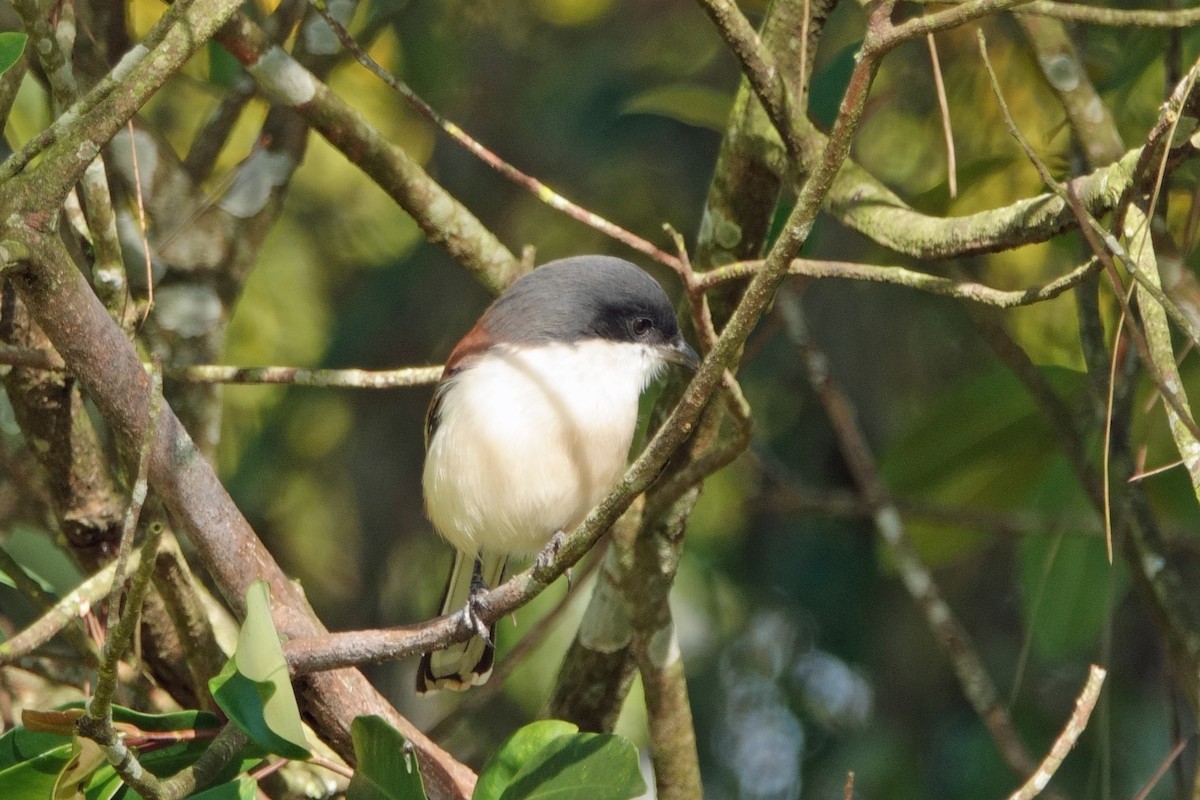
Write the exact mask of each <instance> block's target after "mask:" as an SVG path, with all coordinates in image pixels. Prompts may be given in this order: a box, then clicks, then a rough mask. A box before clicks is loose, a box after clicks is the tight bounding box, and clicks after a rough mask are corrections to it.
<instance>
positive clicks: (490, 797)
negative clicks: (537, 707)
mask: <svg viewBox="0 0 1200 800" xmlns="http://www.w3.org/2000/svg"><path fill="white" fill-rule="evenodd" d="M578 731H579V726H578V725H575V724H574V723H571V722H565V721H563V720H560V719H544V720H539V721H537V722H531V723H529V724H528V725H526V726H524V727H522V728H520V729H518V730H517V732H516V733H514V734H513V735H512V736H510V737H508V739H507V740H506V741H505V742H504V744H502V745H500V749H498V750H497V751H496V752H495V753H493V754H492V757H491V758H489V759H488V761H487V763H486V764H484V765H483V769H481V770H480V771H479V780H478V782H477V783H476V784H475V792H474V794H472V795H471V798H472V800H498V798H499V797H500V796H501V795H502V794H503V793H504V789H505V788H506V787H507V786H508V785H509V784H510V783H512V780H513V777H514V776H516V774H517V773H518V772H520V771H521V768H522V766H524V765H525V764H528V763H530V762H531V761H532V760H533V758H534V756H536V755H537V754H538V752H539V751H540V750H541V749H542V748H543V747H545V746H546V745H548V744H550V742H552V741H554V740H555V739H557V738H558V737H560V736H569V735H570V734H573V733H576V732H578Z"/></svg>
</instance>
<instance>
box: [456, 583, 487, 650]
mask: <svg viewBox="0 0 1200 800" xmlns="http://www.w3.org/2000/svg"><path fill="white" fill-rule="evenodd" d="M487 591H488V586H487V584H486V583H484V582H483V579H482V578H480V577H479V575H478V573H476V574H475V575H472V576H471V593H470V594H468V595H467V604H466V605H465V606H463V609H462V610H461V611H459V612H458V613H459V614H460V615H461V616H462V619H463V622H464V623H466V626H467V627H468V628H470V629H471V632H472V633H474V634H475V635H476V636H478V637H479V638H480V639H483V640H484V641H485V642H487V643H488V644H489V645H490V644H492V634H491V630H490V629H489V628H488V624H487V623H486V622H484V621H483V616H482V614H483V613H484V612H485V611H487V602H486V601H485V600H484V595H485V594H487Z"/></svg>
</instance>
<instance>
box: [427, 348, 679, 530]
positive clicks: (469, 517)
mask: <svg viewBox="0 0 1200 800" xmlns="http://www.w3.org/2000/svg"><path fill="white" fill-rule="evenodd" d="M629 348H636V346H635V345H614V344H613V343H602V342H582V343H577V344H571V345H565V344H563V345H543V346H539V347H537V348H533V349H529V350H518V349H508V350H503V351H500V352H497V351H491V352H489V353H488V354H487V355H486V356H484V357H483V358H482V359H481V360H480V361H479V362H478V363H477V364H475V365H473V366H470V367H468V368H467V369H465V370H463V371H462V372H461V373H460V374H459V375H457V376H455V377H454V378H453V379H452V380H453V381H454V384H453V385H451V386H450V387H448V389H447V390H446V393H445V395H444V396H443V398H442V401H441V408H440V412H439V422H438V424H437V427H436V428H435V430H434V433H433V436H432V438H431V440H430V442H429V450H428V452H427V454H426V459H425V473H424V480H423V483H424V490H425V505H426V510H427V512H428V514H429V517H430V520H431V521H432V522H433V525H434V527H435V528H436V529H437V530H438V532H439V533H440V534H441V535H442V536H443V537H444V538H445V539H446V540H447V541H449V542H450V543H451V544H452V545H454V546H455V547H456V548H458V549H459V550H462V551H464V552H466V553H476V552H478V551H479V550H480V549H483V550H486V551H488V552H491V553H498V554H499V553H503V554H531V553H536V552H537V551H538V550H540V549H541V548H542V547H543V546H544V545H545V544H546V542H547V541H548V540H549V538H550V537H551V536H553V535H554V533H556V532H557V531H560V530H563V531H568V530H570V529H572V528H574V527H575V526H576V525H578V524H579V523H580V522H581V521H582V520H583V518H584V517H585V516H586V515H587V512H588V511H590V510H591V508H592V507H593V506H595V505H596V503H598V502H599V501H600V500H601V499H603V497H604V496H605V495H606V494H607V493H608V492H609V491H610V490H611V489H612V487H613V486H614V485H615V484H616V482H617V481H618V480H619V479H620V477H621V475H622V473H623V472H624V469H625V466H626V464H627V460H628V456H629V446H630V443H631V441H632V439H633V433H634V428H635V426H636V423H637V403H638V395H639V394H640V392H641V390H642V388H643V386H644V385H645V383H646V381H647V380H648V379H649V378H650V377H651V376H652V375H653V373H654V371H655V369H656V366H657V363H656V362H647V361H646V359H647V356H646V355H645V354H644V353H643V352H642V351H641V350H638V351H637V352H633V351H632V350H630V349H629Z"/></svg>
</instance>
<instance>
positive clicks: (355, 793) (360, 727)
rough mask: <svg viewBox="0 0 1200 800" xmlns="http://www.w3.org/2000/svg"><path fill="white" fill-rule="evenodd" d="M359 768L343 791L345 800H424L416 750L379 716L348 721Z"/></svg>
mask: <svg viewBox="0 0 1200 800" xmlns="http://www.w3.org/2000/svg"><path fill="white" fill-rule="evenodd" d="M350 736H351V737H352V739H353V741H354V756H355V759H356V760H357V762H358V767H357V768H356V769H355V771H354V778H353V779H352V780H351V781H350V787H349V788H348V789H347V790H346V797H347V798H348V800H424V798H425V787H424V786H423V785H422V783H421V773H420V771H419V770H418V768H417V756H416V753H415V752H410V751H409V750H408V749H407V746H408V743H407V742H406V741H405V739H404V737H403V736H402V735H401V734H400V732H399V731H397V730H396V729H395V728H393V727H392V726H391V725H389V724H388V723H387V721H386V720H385V719H383V718H382V717H376V716H364V717H357V718H355V720H354V721H353V722H352V723H350Z"/></svg>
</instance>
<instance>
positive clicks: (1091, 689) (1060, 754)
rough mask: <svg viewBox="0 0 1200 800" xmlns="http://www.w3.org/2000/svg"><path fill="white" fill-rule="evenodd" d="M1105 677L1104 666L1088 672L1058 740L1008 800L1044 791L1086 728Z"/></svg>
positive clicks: (1025, 799) (1021, 799) (1029, 798)
mask: <svg viewBox="0 0 1200 800" xmlns="http://www.w3.org/2000/svg"><path fill="white" fill-rule="evenodd" d="M1107 674H1108V673H1107V671H1106V670H1105V669H1104V668H1103V667H1098V666H1096V665H1095V664H1093V665H1092V668H1091V669H1090V670H1088V677H1087V682H1086V683H1084V685H1083V689H1082V690H1081V691H1080V692H1079V697H1077V698H1076V699H1075V710H1074V711H1073V712H1072V713H1071V717H1070V719H1068V720H1067V724H1066V725H1065V726H1064V727H1063V729H1062V732H1061V733H1059V735H1058V738H1057V739H1055V740H1054V744H1053V745H1052V746H1051V747H1050V752H1049V753H1047V754H1046V757H1045V758H1044V759H1042V763H1041V764H1039V765H1038V768H1037V771H1036V772H1034V773H1033V774H1032V775H1030V776H1029V780H1027V781H1025V783H1024V784H1023V785H1022V786H1021V788H1020V789H1018V790H1017V791H1015V792H1013V793H1012V794H1011V795H1009V799H1008V800H1032V798H1034V797H1037V796H1038V795H1039V794H1041V793H1042V790H1043V789H1045V788H1046V784H1048V783H1049V782H1050V779H1051V778H1053V777H1054V773H1055V772H1057V771H1058V768H1059V766H1060V765H1061V764H1062V762H1063V759H1065V758H1066V757H1067V753H1069V752H1071V748H1072V747H1074V746H1075V742H1076V741H1078V740H1079V736H1080V734H1082V733H1083V731H1084V729H1085V728H1087V724H1088V719H1089V718H1090V717H1091V716H1092V709H1093V708H1095V707H1096V700H1097V699H1099V697H1100V687H1101V686H1103V685H1104V677H1105V676H1106V675H1107Z"/></svg>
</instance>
